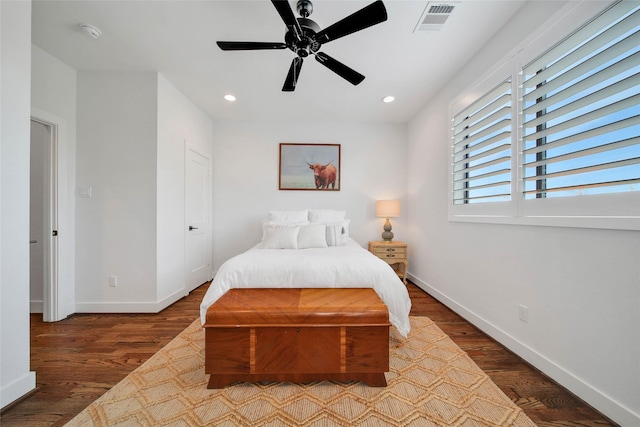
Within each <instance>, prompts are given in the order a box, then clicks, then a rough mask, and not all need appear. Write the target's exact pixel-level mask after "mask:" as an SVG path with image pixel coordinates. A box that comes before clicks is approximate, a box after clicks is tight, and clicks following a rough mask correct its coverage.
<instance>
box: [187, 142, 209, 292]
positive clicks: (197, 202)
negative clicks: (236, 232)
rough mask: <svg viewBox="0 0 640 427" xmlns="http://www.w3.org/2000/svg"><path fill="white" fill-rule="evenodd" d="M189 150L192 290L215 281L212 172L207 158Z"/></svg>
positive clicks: (189, 282) (189, 274) (189, 284)
mask: <svg viewBox="0 0 640 427" xmlns="http://www.w3.org/2000/svg"><path fill="white" fill-rule="evenodd" d="M186 150H187V153H186V157H185V160H186V165H185V198H186V200H185V210H186V212H185V220H186V224H185V233H186V243H185V251H186V254H185V259H186V267H187V272H186V274H187V278H186V286H187V289H186V290H187V291H191V290H193V289H195V288H196V287H198V286H200V285H201V284H203V283H204V282H206V281H208V280H209V279H211V243H210V242H211V239H210V236H211V202H210V201H211V197H210V196H211V195H210V193H211V173H210V167H209V159H208V158H207V157H205V156H203V155H202V154H200V153H198V152H196V151H194V150H193V149H191V148H188V147H187V149H186Z"/></svg>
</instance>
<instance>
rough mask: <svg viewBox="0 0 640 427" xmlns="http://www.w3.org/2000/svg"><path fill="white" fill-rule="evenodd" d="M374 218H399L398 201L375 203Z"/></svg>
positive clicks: (379, 201)
mask: <svg viewBox="0 0 640 427" xmlns="http://www.w3.org/2000/svg"><path fill="white" fill-rule="evenodd" d="M376 216H379V217H383V218H395V217H399V216H400V201H399V200H378V201H376Z"/></svg>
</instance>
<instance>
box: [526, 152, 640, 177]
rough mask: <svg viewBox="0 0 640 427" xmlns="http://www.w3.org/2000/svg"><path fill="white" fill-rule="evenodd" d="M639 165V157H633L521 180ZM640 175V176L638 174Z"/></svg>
mask: <svg viewBox="0 0 640 427" xmlns="http://www.w3.org/2000/svg"><path fill="white" fill-rule="evenodd" d="M637 164H640V157H633V158H630V159H625V160H619V161H617V162H608V163H600V164H597V165H592V166H584V167H581V168H573V169H565V170H562V171H559V172H552V173H545V174H537V175H534V176H527V177H524V178H523V179H524V180H525V181H537V180H539V179H550V178H559V177H561V176H571V175H577V174H581V173H587V172H596V171H601V170H607V169H615V168H621V167H623V166H630V165H637ZM639 175H640V174H639Z"/></svg>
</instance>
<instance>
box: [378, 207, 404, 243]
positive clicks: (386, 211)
mask: <svg viewBox="0 0 640 427" xmlns="http://www.w3.org/2000/svg"><path fill="white" fill-rule="evenodd" d="M376 216H377V217H381V218H387V221H386V222H385V223H384V232H383V233H382V240H384V241H385V242H390V241H391V240H393V233H392V232H391V222H390V221H389V218H396V217H399V216H400V201H399V200H378V201H376Z"/></svg>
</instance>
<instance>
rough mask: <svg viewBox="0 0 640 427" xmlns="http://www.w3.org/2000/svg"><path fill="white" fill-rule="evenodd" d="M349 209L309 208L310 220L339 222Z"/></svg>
mask: <svg viewBox="0 0 640 427" xmlns="http://www.w3.org/2000/svg"><path fill="white" fill-rule="evenodd" d="M346 214H347V211H338V210H335V209H309V221H311V222H325V223H326V222H338V221H342V220H343V219H344V218H345V216H346Z"/></svg>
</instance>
